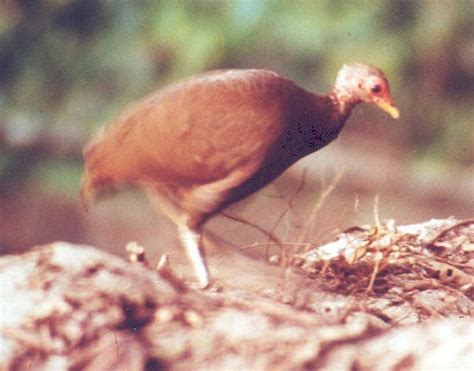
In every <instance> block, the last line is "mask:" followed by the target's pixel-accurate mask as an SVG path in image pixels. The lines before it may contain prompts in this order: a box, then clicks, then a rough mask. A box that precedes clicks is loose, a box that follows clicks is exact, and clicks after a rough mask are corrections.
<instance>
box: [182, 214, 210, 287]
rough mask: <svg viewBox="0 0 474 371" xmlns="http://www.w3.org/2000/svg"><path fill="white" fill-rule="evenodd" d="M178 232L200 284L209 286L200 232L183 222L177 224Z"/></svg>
mask: <svg viewBox="0 0 474 371" xmlns="http://www.w3.org/2000/svg"><path fill="white" fill-rule="evenodd" d="M178 234H179V239H180V241H181V244H182V245H183V247H184V250H185V251H186V255H187V256H188V259H189V260H190V261H191V265H192V266H193V269H194V273H195V274H196V276H197V279H198V281H199V284H200V286H201V287H202V288H206V287H207V286H209V270H208V268H207V264H206V261H205V259H204V256H203V250H202V239H201V234H200V233H199V232H198V231H196V230H195V229H192V228H190V227H189V226H188V225H187V224H184V223H180V224H178Z"/></svg>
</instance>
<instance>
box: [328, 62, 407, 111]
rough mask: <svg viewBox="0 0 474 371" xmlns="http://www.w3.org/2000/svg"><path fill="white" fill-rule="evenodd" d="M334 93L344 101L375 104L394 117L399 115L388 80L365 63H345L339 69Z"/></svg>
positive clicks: (376, 69) (380, 72)
mask: <svg viewBox="0 0 474 371" xmlns="http://www.w3.org/2000/svg"><path fill="white" fill-rule="evenodd" d="M335 93H336V95H337V96H338V97H339V98H340V99H342V100H345V101H348V102H352V103H358V102H365V103H371V104H375V105H376V106H378V107H380V108H381V109H382V110H384V111H385V112H387V113H388V114H389V115H390V116H392V117H393V118H394V119H398V118H399V117H400V113H399V112H398V109H397V107H395V103H394V101H393V98H392V95H391V94H390V87H389V84H388V80H387V79H386V77H385V75H384V73H383V72H382V71H381V70H379V69H378V68H376V67H374V66H371V65H367V64H346V65H344V66H342V68H341V69H340V71H339V73H338V75H337V80H336V85H335Z"/></svg>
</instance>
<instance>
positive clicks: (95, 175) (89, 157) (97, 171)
mask: <svg viewBox="0 0 474 371" xmlns="http://www.w3.org/2000/svg"><path fill="white" fill-rule="evenodd" d="M99 144H100V145H99ZM106 149H107V147H106V146H105V145H103V144H102V143H100V142H99V141H98V140H97V137H96V139H94V140H93V141H92V142H91V143H89V144H88V145H87V146H86V147H85V149H84V167H85V169H84V174H83V176H82V179H81V192H80V197H81V203H82V205H83V207H84V208H85V209H86V210H89V209H90V208H91V206H93V205H94V203H96V201H98V199H99V198H101V196H102V195H104V194H106V193H110V191H113V190H114V180H113V178H112V177H111V176H109V174H110V169H109V168H108V166H107V164H108V162H107V161H105V159H106V156H105V154H106V152H105V150H106Z"/></svg>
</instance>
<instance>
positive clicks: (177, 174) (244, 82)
mask: <svg viewBox="0 0 474 371" xmlns="http://www.w3.org/2000/svg"><path fill="white" fill-rule="evenodd" d="M310 95H311V94H310V93H308V92H306V91H305V90H303V89H301V88H299V87H297V86H296V85H295V84H294V83H293V82H291V81H289V80H287V79H284V78H282V77H280V76H279V75H277V74H276V73H274V72H270V71H265V70H227V71H214V72H210V73H206V74H203V75H201V76H197V77H194V78H192V79H190V80H187V81H184V82H181V83H178V84H175V85H172V86H170V87H168V88H165V89H163V90H160V91H158V92H156V93H154V94H152V95H150V96H148V97H146V98H145V99H143V100H141V101H139V102H138V103H136V104H135V105H133V106H131V107H130V108H129V109H128V110H127V111H125V112H124V113H123V114H122V115H121V116H120V117H119V118H118V119H117V120H115V121H114V122H112V123H111V124H110V125H109V126H108V127H107V128H106V129H105V130H103V131H102V132H101V133H99V134H98V135H97V136H96V138H94V139H93V140H92V141H91V143H90V144H89V145H88V146H87V147H86V150H85V152H84V157H85V163H86V177H85V179H86V180H85V183H84V190H83V195H86V198H87V194H90V192H89V191H88V190H96V191H97V190H100V188H106V187H108V186H115V185H117V184H120V183H142V182H150V183H153V182H158V183H165V184H170V185H176V186H178V187H182V188H186V187H198V186H201V185H205V184H209V183H212V182H216V181H219V180H221V179H224V178H226V177H228V176H231V175H232V174H234V177H235V176H236V175H235V174H236V171H237V172H238V173H239V174H240V175H239V176H237V178H238V179H236V180H235V182H236V183H238V182H239V181H244V180H245V179H246V178H249V177H250V176H251V175H252V174H253V173H255V172H256V171H257V170H258V169H259V168H260V167H261V166H262V164H263V163H264V161H265V159H266V157H267V156H268V154H269V153H271V152H272V146H274V145H275V144H276V143H277V142H278V141H279V138H281V136H282V134H283V133H284V132H285V131H286V130H287V126H288V125H289V124H290V122H291V118H290V115H289V112H290V111H291V108H292V107H290V106H291V104H292V102H293V101H295V97H299V96H303V97H305V96H308V97H309V96H310Z"/></svg>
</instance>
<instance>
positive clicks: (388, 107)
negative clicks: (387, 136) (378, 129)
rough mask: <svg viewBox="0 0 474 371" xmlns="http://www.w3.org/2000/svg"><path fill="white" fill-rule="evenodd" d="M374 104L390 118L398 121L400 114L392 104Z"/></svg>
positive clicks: (382, 101) (382, 102)
mask: <svg viewBox="0 0 474 371" xmlns="http://www.w3.org/2000/svg"><path fill="white" fill-rule="evenodd" d="M376 104H377V106H379V107H380V108H381V109H383V110H384V111H385V112H387V113H388V114H389V115H390V116H392V117H393V118H394V119H398V118H399V117H400V112H399V111H398V108H397V107H395V105H394V104H393V103H391V102H387V101H385V100H380V101H378V102H376Z"/></svg>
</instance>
